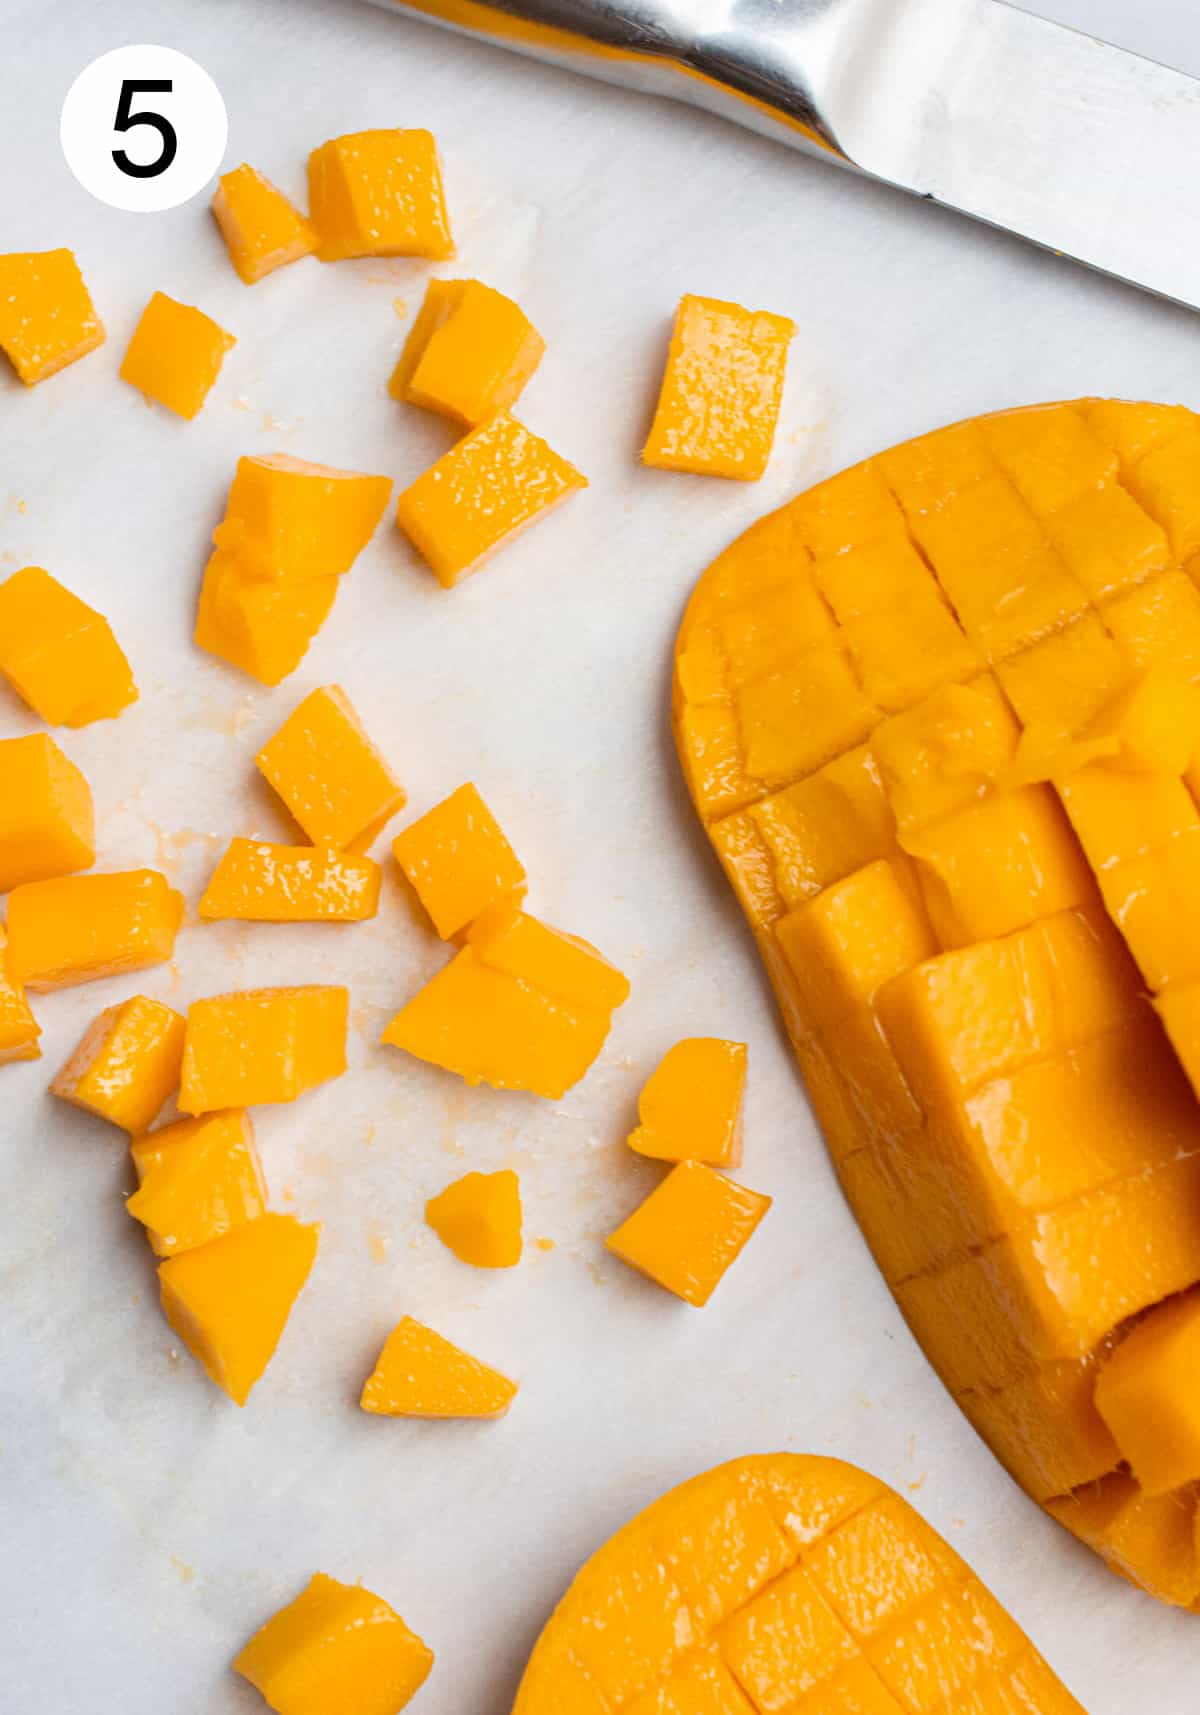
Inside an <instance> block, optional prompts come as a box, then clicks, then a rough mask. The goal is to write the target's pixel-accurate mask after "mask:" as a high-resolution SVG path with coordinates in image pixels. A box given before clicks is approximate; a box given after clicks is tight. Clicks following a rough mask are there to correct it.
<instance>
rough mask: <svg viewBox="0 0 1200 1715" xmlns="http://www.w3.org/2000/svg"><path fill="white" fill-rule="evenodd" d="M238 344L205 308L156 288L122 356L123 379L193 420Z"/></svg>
mask: <svg viewBox="0 0 1200 1715" xmlns="http://www.w3.org/2000/svg"><path fill="white" fill-rule="evenodd" d="M236 344H237V340H236V339H235V338H234V336H233V334H231V333H227V332H226V331H225V329H224V328H223V327H220V326H219V325H218V323H216V322H215V321H213V319H212V317H211V316H206V315H205V313H204V311H203V310H198V309H196V308H195V307H194V306H193V305H192V304H181V303H178V302H177V301H176V300H175V299H174V298H169V297H168V296H167V294H166V293H165V292H155V293H154V295H153V297H152V298H151V299H150V302H149V303H148V304H147V305H146V308H145V309H144V310H143V311H142V317H141V320H140V321H139V322H138V325H137V327H136V328H134V330H133V337H132V339H131V340H130V341H129V345H128V347H127V348H126V351H125V356H124V357H123V358H122V359H121V369H120V375H121V380H122V381H128V382H129V384H130V386H131V387H137V388H138V389H139V390H140V391H141V392H142V393H144V394H145V395H146V397H147V399H153V400H155V401H156V402H157V403H158V404H160V405H165V406H166V407H167V409H168V410H169V411H174V412H175V414H176V416H178V417H183V418H185V419H186V420H188V421H190V420H191V418H193V417H194V416H196V414H197V413H198V412H199V411H200V409H201V407H202V406H203V404H204V401H205V400H206V399H207V398H208V395H209V392H210V391H211V389H212V386H213V383H214V382H215V381H216V379H217V376H218V375H219V374H220V372H221V365H222V363H224V361H225V356H226V353H227V352H230V351H232V349H233V347H234V346H235V345H236Z"/></svg>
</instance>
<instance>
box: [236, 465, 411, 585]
mask: <svg viewBox="0 0 1200 1715" xmlns="http://www.w3.org/2000/svg"><path fill="white" fill-rule="evenodd" d="M391 492H392V483H391V478H390V477H386V476H368V475H366V474H365V473H364V472H362V471H357V470H338V469H337V468H335V466H333V465H325V464H313V463H311V462H310V461H309V460H308V459H298V458H293V456H292V455H291V454H290V453H262V454H258V455H257V456H254V457H247V458H240V459H239V460H238V462H237V469H236V471H235V472H234V477H233V481H232V483H231V484H230V487H229V498H228V499H227V501H226V502H225V517H224V519H223V520H222V521H221V523H220V524H218V525H217V528H216V530H215V531H214V532H213V541H214V542H215V544H216V546H217V547H218V548H219V549H220V550H222V552H224V553H227V554H232V555H233V556H234V557H235V558H236V560H237V562H238V566H239V568H240V570H241V572H242V574H243V575H244V576H246V577H263V578H283V579H286V580H288V581H289V582H294V583H307V582H310V581H312V580H320V579H325V578H331V577H340V576H342V574H343V573H345V572H348V571H349V570H350V568H351V566H353V564H354V562H355V560H356V559H357V558H358V556H359V554H360V553H361V552H362V550H363V549H364V548H365V547H366V545H367V543H368V542H369V541H370V540H371V537H372V536H373V535H374V533H375V528H376V526H377V525H378V523H379V520H380V519H381V518H382V517H383V513H384V508H385V507H386V506H387V503H388V499H389V497H390V495H391Z"/></svg>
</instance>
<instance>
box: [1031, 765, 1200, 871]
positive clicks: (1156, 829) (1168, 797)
mask: <svg viewBox="0 0 1200 1715" xmlns="http://www.w3.org/2000/svg"><path fill="white" fill-rule="evenodd" d="M1058 792H1059V796H1060V797H1061V799H1062V801H1063V807H1064V809H1065V810H1066V812H1067V815H1068V817H1069V818H1070V821H1071V826H1072V827H1073V828H1074V829H1075V833H1076V835H1077V836H1078V839H1079V843H1080V845H1081V846H1082V847H1083V849H1084V851H1085V852H1086V853H1087V857H1088V862H1089V863H1090V864H1091V866H1092V868H1093V869H1094V870H1096V871H1098V872H1100V874H1101V880H1102V881H1103V879H1104V877H1103V872H1104V871H1105V870H1110V869H1113V868H1115V867H1116V866H1117V865H1118V864H1122V863H1128V862H1130V861H1132V860H1133V859H1134V858H1148V857H1149V856H1150V854H1151V853H1152V852H1155V851H1157V850H1159V849H1160V848H1161V847H1164V846H1167V845H1169V844H1171V843H1172V841H1174V839H1175V836H1176V835H1177V834H1178V835H1188V836H1189V837H1190V836H1191V835H1192V834H1194V833H1197V832H1200V813H1198V812H1197V809H1196V804H1195V800H1194V799H1193V798H1192V796H1191V794H1190V793H1189V791H1188V789H1187V787H1186V786H1185V785H1184V783H1183V781H1182V780H1179V779H1176V778H1175V777H1174V776H1173V775H1168V774H1150V773H1139V772H1136V771H1134V770H1132V769H1129V770H1127V769H1120V768H1110V767H1109V766H1108V765H1107V763H1106V762H1098V763H1090V764H1088V766H1087V767H1085V768H1080V769H1078V770H1076V771H1075V772H1074V773H1072V774H1069V775H1068V776H1067V777H1066V778H1065V779H1063V780H1061V781H1059V782H1058Z"/></svg>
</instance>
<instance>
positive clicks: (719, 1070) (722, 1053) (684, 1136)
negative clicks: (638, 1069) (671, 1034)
mask: <svg viewBox="0 0 1200 1715" xmlns="http://www.w3.org/2000/svg"><path fill="white" fill-rule="evenodd" d="M745 1086H746V1044H745V1043H744V1042H725V1041H722V1040H721V1039H720V1038H719V1037H715V1036H690V1037H687V1038H685V1040H684V1041H682V1042H677V1043H676V1044H675V1046H674V1047H673V1048H669V1049H668V1050H667V1052H666V1054H664V1056H663V1058H662V1059H661V1060H660V1061H659V1063H658V1065H657V1067H656V1068H655V1070H654V1071H653V1072H652V1073H651V1075H650V1077H649V1078H648V1079H647V1080H646V1083H645V1084H644V1085H643V1087H642V1093H641V1095H640V1096H639V1097H638V1118H639V1120H640V1121H641V1124H640V1125H639V1126H638V1127H637V1130H636V1131H633V1132H631V1133H630V1134H629V1138H628V1143H629V1147H630V1149H632V1150H636V1152H637V1153H638V1154H639V1155H649V1156H652V1157H653V1158H654V1159H655V1160H656V1161H704V1162H707V1163H708V1165H709V1166H710V1167H737V1166H739V1165H740V1163H741V1159H742V1092H743V1090H744V1089H745Z"/></svg>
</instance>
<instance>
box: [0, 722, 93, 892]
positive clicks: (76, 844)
mask: <svg viewBox="0 0 1200 1715" xmlns="http://www.w3.org/2000/svg"><path fill="white" fill-rule="evenodd" d="M95 857H96V849H95V817H94V814H93V811H92V794H91V790H90V788H89V786H88V783H87V781H86V780H85V779H84V777H83V775H82V774H81V773H80V771H79V769H78V768H76V766H75V764H74V763H73V762H72V761H71V759H70V757H67V756H64V755H63V753H62V751H61V750H60V749H59V748H58V746H57V745H56V744H55V742H54V740H53V739H52V738H51V737H50V735H49V734H48V733H44V732H35V733H30V734H29V736H28V737H26V738H5V739H0V893H7V892H8V891H9V890H10V888H14V887H20V886H21V885H22V883H24V882H27V881H48V880H49V879H50V878H51V877H52V876H56V875H69V874H70V873H71V872H72V870H77V869H87V868H89V866H90V865H91V864H92V863H93V862H94V861H95Z"/></svg>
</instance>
